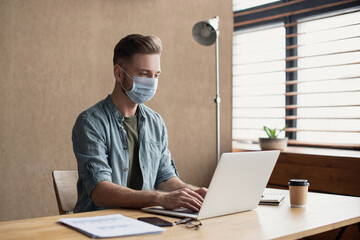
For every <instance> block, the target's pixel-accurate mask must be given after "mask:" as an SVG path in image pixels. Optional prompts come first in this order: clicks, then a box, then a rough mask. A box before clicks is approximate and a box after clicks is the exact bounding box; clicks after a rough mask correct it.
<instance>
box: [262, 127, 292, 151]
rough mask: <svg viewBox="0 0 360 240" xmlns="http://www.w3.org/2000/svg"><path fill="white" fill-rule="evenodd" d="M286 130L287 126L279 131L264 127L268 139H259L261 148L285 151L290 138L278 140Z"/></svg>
mask: <svg viewBox="0 0 360 240" xmlns="http://www.w3.org/2000/svg"><path fill="white" fill-rule="evenodd" d="M285 129H286V126H285V127H283V128H282V129H280V130H278V129H276V128H274V129H270V128H268V127H266V126H264V131H265V133H266V134H267V135H268V138H259V144H260V148H261V149H262V150H283V149H284V148H286V146H287V142H288V138H287V137H285V138H278V136H279V134H280V133H281V132H282V131H284V130H285Z"/></svg>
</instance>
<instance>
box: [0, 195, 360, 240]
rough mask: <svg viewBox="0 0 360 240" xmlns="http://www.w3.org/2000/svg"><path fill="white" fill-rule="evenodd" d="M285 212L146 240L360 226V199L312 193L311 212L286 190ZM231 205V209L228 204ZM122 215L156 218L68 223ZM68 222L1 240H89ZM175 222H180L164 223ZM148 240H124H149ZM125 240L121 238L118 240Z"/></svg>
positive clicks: (39, 221)
mask: <svg viewBox="0 0 360 240" xmlns="http://www.w3.org/2000/svg"><path fill="white" fill-rule="evenodd" d="M272 191H274V192H281V193H284V194H285V195H286V199H285V200H284V202H283V203H282V204H281V205H280V206H258V207H257V208H256V209H255V210H252V211H247V212H243V213H237V214H232V215H228V216H223V217H217V218H212V219H205V220H202V221H201V222H202V224H203V226H202V227H201V228H200V229H199V230H198V231H195V230H192V229H187V228H185V226H174V227H170V228H167V231H165V232H164V233H162V234H156V235H146V236H145V237H146V239H299V238H302V237H305V236H310V235H314V234H317V233H321V232H325V231H329V230H332V229H336V228H340V227H343V226H346V225H350V224H354V223H357V222H360V198H356V197H346V196H339V195H330V194H319V193H309V195H308V205H307V207H306V208H290V204H289V196H288V191H287V190H275V189H272ZM224 204H226V203H224ZM115 213H120V214H123V215H125V216H128V217H132V218H135V219H136V218H137V217H145V216H152V215H151V214H149V213H144V212H141V211H140V210H128V209H115V210H104V211H96V212H88V213H81V214H72V215H66V216H64V217H82V216H97V215H106V214H115ZM60 217H63V216H51V217H42V218H34V219H24V220H17V221H9V222H0V239H31V240H34V239H36V240H38V239H89V238H88V237H87V236H85V235H83V234H81V233H79V232H77V231H75V230H72V229H70V228H68V227H65V226H63V225H61V224H59V223H58V219H59V218H60ZM163 218H164V219H167V220H170V221H172V222H174V221H175V220H176V218H172V217H163ZM145 237H144V235H143V236H131V237H121V239H124V240H125V239H133V240H135V239H144V238H145ZM119 239H120V238H119Z"/></svg>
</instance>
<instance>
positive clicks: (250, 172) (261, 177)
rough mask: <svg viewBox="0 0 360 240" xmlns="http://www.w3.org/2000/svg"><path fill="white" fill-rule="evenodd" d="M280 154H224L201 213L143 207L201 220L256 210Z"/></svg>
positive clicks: (152, 210) (148, 210)
mask: <svg viewBox="0 0 360 240" xmlns="http://www.w3.org/2000/svg"><path fill="white" fill-rule="evenodd" d="M279 154H280V151H278V150H276V151H258V152H234V153H223V154H222V155H221V158H220V161H219V163H218V165H217V167H216V169H215V172H214V175H213V177H212V179H211V182H210V185H209V188H208V192H207V194H206V196H205V198H204V202H203V204H202V206H201V208H200V211H199V212H192V211H191V210H189V209H186V208H179V209H173V210H168V209H164V208H162V207H160V206H156V207H147V208H143V209H142V210H143V211H145V212H149V213H156V214H162V215H169V216H174V217H180V218H184V217H189V218H193V219H198V220H201V219H205V218H212V217H217V216H222V215H227V214H232V213H238V212H243V211H248V210H252V209H254V208H256V207H257V206H258V204H259V201H260V199H261V196H262V194H263V192H264V189H265V187H266V185H267V182H268V181H269V178H270V175H271V173H272V171H273V169H274V167H275V163H276V161H277V159H278V157H279Z"/></svg>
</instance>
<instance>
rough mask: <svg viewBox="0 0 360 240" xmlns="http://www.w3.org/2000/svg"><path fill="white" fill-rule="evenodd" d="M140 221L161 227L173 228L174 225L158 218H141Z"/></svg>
mask: <svg viewBox="0 0 360 240" xmlns="http://www.w3.org/2000/svg"><path fill="white" fill-rule="evenodd" d="M138 220H139V221H143V222H147V223H150V224H153V225H156V226H159V227H171V226H173V224H172V223H171V222H168V221H166V220H164V219H161V218H158V217H139V218H138Z"/></svg>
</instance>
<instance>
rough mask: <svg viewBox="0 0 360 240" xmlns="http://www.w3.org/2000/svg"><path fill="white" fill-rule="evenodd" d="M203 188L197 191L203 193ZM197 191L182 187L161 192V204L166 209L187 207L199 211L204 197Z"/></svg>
mask: <svg viewBox="0 0 360 240" xmlns="http://www.w3.org/2000/svg"><path fill="white" fill-rule="evenodd" d="M201 189H202V188H200V189H199V190H197V191H199V192H200V193H203V191H204V190H201ZM200 190H201V191H200ZM197 191H193V190H191V189H189V188H182V189H179V190H176V191H172V192H161V195H162V196H161V200H160V205H161V206H162V207H164V208H166V209H175V208H179V207H185V208H188V209H190V210H192V211H195V212H198V211H199V210H200V207H201V205H202V203H203V201H204V199H203V197H202V196H201V195H200V194H199V193H198V192H197Z"/></svg>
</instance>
